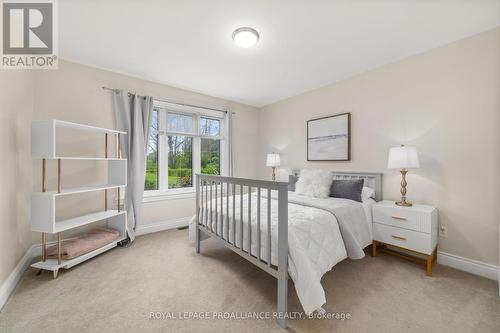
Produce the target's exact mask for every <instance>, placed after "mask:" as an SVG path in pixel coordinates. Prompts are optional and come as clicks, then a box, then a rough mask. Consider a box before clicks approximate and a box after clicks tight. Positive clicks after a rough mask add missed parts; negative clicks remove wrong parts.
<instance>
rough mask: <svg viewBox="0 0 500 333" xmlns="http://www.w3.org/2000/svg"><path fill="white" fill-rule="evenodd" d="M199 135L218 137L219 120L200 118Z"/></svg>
mask: <svg viewBox="0 0 500 333" xmlns="http://www.w3.org/2000/svg"><path fill="white" fill-rule="evenodd" d="M200 134H201V135H213V136H220V120H217V119H210V118H203V117H201V118H200Z"/></svg>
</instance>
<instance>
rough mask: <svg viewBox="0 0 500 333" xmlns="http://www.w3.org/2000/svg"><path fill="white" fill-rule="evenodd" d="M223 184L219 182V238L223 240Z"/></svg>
mask: <svg viewBox="0 0 500 333" xmlns="http://www.w3.org/2000/svg"><path fill="white" fill-rule="evenodd" d="M223 199H224V183H223V182H220V236H221V237H222V239H224V200H223Z"/></svg>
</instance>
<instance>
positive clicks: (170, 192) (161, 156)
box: [143, 100, 227, 202]
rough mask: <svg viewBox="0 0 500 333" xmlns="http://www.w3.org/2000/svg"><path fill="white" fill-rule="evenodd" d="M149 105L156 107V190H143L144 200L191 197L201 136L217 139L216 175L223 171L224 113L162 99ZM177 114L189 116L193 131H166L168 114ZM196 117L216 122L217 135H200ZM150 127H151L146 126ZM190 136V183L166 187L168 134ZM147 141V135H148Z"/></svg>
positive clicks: (224, 162)
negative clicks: (191, 182)
mask: <svg viewBox="0 0 500 333" xmlns="http://www.w3.org/2000/svg"><path fill="white" fill-rule="evenodd" d="M153 108H154V109H157V110H158V189H157V190H144V195H143V197H144V199H143V201H144V202H154V201H161V200H167V199H182V198H192V197H194V196H195V193H196V189H195V187H194V182H195V177H194V176H195V175H196V174H197V173H200V172H201V139H202V138H208V139H214V140H220V174H221V175H224V174H225V171H226V164H227V161H226V150H227V139H226V138H225V136H224V134H225V129H226V122H225V114H224V113H222V112H219V111H212V110H208V109H202V108H196V107H189V106H181V105H177V104H173V103H168V102H164V101H159V100H154V102H153ZM169 113H173V114H181V115H186V116H190V117H192V118H193V132H192V133H186V132H174V131H168V130H167V127H168V124H167V119H168V114H169ZM200 118H208V119H214V120H218V121H219V125H220V129H219V133H220V135H219V136H212V135H201V131H200ZM150 130H151V127H150ZM169 135H178V136H190V137H192V138H193V141H192V142H193V147H192V154H193V156H192V175H193V177H192V181H193V185H192V186H190V187H181V188H168V153H169V147H168V136H169ZM148 140H149V138H148Z"/></svg>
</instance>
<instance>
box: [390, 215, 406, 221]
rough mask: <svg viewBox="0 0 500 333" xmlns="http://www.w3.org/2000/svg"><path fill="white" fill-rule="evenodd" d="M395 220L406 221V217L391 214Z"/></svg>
mask: <svg viewBox="0 0 500 333" xmlns="http://www.w3.org/2000/svg"><path fill="white" fill-rule="evenodd" d="M391 217H392V218H393V219H395V220H401V221H406V217H400V216H391Z"/></svg>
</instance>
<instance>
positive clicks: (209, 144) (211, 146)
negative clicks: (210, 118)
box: [201, 138, 220, 175]
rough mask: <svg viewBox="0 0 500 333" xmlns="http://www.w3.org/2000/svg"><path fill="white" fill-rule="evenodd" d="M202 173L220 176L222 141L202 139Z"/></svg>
mask: <svg viewBox="0 0 500 333" xmlns="http://www.w3.org/2000/svg"><path fill="white" fill-rule="evenodd" d="M201 173H206V174H210V175H220V140H215V139H205V138H202V139H201Z"/></svg>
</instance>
